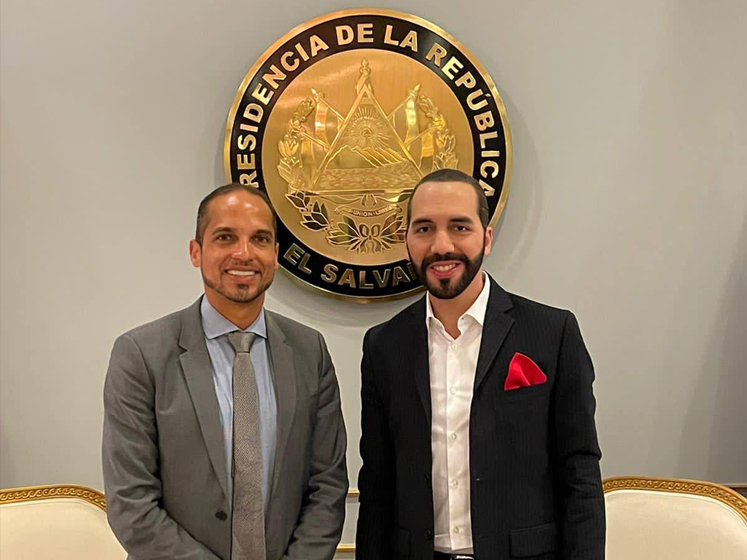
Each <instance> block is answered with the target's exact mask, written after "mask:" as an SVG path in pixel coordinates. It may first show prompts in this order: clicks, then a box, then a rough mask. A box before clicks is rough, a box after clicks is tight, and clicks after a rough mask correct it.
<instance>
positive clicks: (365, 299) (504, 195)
mask: <svg viewBox="0 0 747 560" xmlns="http://www.w3.org/2000/svg"><path fill="white" fill-rule="evenodd" d="M365 15H372V16H389V17H393V18H398V19H401V20H403V21H409V22H410V23H415V24H417V25H420V26H421V27H424V28H426V29H428V30H430V31H433V32H434V33H436V34H438V35H441V36H442V37H443V38H445V39H446V40H447V41H449V42H450V43H451V44H452V45H453V46H454V47H456V48H457V49H459V51H460V52H461V53H462V54H463V55H464V56H466V57H467V58H468V59H469V61H470V62H471V63H472V65H473V66H474V67H475V68H476V69H477V70H478V71H479V72H480V74H481V75H482V78H483V79H484V80H485V82H486V83H487V85H488V87H489V88H490V92H491V93H492V94H493V99H494V100H495V104H496V107H497V108H498V113H499V115H500V118H501V125H502V126H503V131H504V135H505V138H506V173H505V176H504V179H503V189H502V190H501V196H500V198H499V199H498V204H496V207H495V210H494V211H493V215H492V216H491V219H490V222H489V224H488V225H489V227H495V225H496V224H497V223H498V220H499V219H500V217H501V216H502V215H503V211H504V209H505V207H506V203H507V201H508V194H509V191H510V190H511V189H510V186H511V172H512V169H513V139H512V136H511V128H510V127H509V124H508V117H507V115H506V106H505V104H504V103H503V98H502V97H501V94H500V93H499V92H498V88H497V87H496V85H495V82H494V81H493V78H492V76H491V75H490V74H489V73H488V72H487V70H486V69H485V67H484V66H483V65H482V64H481V63H480V61H479V60H477V58H476V57H475V56H474V55H473V54H472V52H471V51H470V50H469V49H467V48H466V47H465V46H464V45H463V44H462V43H461V42H460V41H459V40H457V39H456V38H455V37H454V36H453V35H452V34H451V33H449V32H448V31H445V30H444V29H442V28H441V27H439V26H438V25H436V24H434V23H431V22H430V21H428V20H425V19H423V18H421V17H419V16H416V15H413V14H408V13H406V12H400V11H397V10H388V9H380V8H353V9H348V10H337V11H335V12H329V13H327V14H324V15H321V16H317V17H315V18H313V19H310V20H308V21H306V22H304V23H302V24H300V25H297V26H296V27H294V28H293V29H291V30H290V31H288V32H287V33H285V34H284V35H283V36H282V37H280V38H279V39H278V40H276V41H275V42H274V43H273V44H272V45H270V46H269V47H268V48H267V49H265V51H264V52H263V53H262V54H261V55H260V56H259V58H257V60H256V61H255V62H254V64H253V65H252V66H251V68H249V70H248V71H247V72H246V73H245V74H244V78H243V79H242V80H241V84H240V85H239V89H238V91H237V92H236V95H235V96H234V99H233V103H231V108H230V109H229V111H228V118H227V119H226V132H225V137H224V140H223V172H224V175H225V177H226V181H229V182H230V181H231V158H230V152H231V134H232V132H233V121H234V119H235V118H236V113H237V112H238V108H239V104H240V103H241V100H242V99H243V97H244V94H245V93H246V90H247V88H248V87H249V83H250V82H251V81H252V80H253V79H254V77H255V76H256V74H257V71H258V70H259V69H260V68H261V67H262V65H263V64H264V63H265V62H267V59H268V58H270V56H272V54H273V53H274V52H275V51H276V50H277V49H278V48H279V47H280V46H281V45H282V44H283V43H285V42H286V41H287V40H288V39H289V38H291V37H293V36H295V35H298V34H299V33H303V32H304V31H306V30H307V29H309V28H311V27H314V26H316V25H319V24H321V23H325V22H328V21H331V20H334V19H338V18H342V17H348V16H365ZM391 264H394V263H391ZM280 268H281V269H282V270H283V271H285V273H286V274H287V275H288V276H289V277H291V278H292V279H293V280H295V281H297V282H298V283H299V284H301V285H303V286H307V287H308V288H310V289H313V290H317V291H320V292H323V293H325V294H327V295H331V296H333V297H334V298H335V299H341V300H344V301H355V302H357V303H363V304H365V303H374V302H386V301H395V300H399V299H403V298H406V297H409V296H411V295H414V294H417V293H419V292H421V291H423V289H424V287H423V286H422V285H421V286H419V287H418V288H415V289H413V290H408V291H407V292H404V293H402V294H397V295H394V296H362V295H361V296H348V295H344V294H338V293H336V292H332V291H330V290H326V289H324V288H321V287H319V286H316V285H315V284H311V283H309V282H306V281H304V280H303V279H302V278H300V277H299V276H296V275H295V274H293V273H292V272H291V271H290V270H288V269H286V268H285V266H283V264H282V263H280Z"/></svg>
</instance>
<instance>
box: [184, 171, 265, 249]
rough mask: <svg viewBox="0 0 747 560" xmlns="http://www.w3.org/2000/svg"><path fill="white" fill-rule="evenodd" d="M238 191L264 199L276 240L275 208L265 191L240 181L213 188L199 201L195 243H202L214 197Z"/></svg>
mask: <svg viewBox="0 0 747 560" xmlns="http://www.w3.org/2000/svg"><path fill="white" fill-rule="evenodd" d="M238 191H245V192H247V193H249V194H251V195H254V196H257V197H259V198H261V199H262V200H264V202H265V204H267V208H269V209H270V215H271V216H272V230H273V231H274V232H275V239H276V240H277V237H278V217H277V214H276V213H275V209H274V208H273V207H272V202H270V198H269V197H268V196H267V193H265V192H264V191H260V190H259V189H256V188H254V187H250V186H248V185H242V184H241V183H229V184H227V185H223V186H222V187H218V188H216V189H214V190H213V191H212V192H210V193H209V194H208V195H207V196H206V197H205V198H203V199H202V201H201V202H200V206H199V208H198V209H197V228H196V231H195V240H196V241H197V243H199V244H200V245H202V237H203V235H204V234H205V228H206V227H207V224H208V218H209V217H210V216H209V213H208V207H209V206H210V202H211V201H212V200H213V199H214V198H218V197H219V196H224V195H227V194H231V193H233V192H238Z"/></svg>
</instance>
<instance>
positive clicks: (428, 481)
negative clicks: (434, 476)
mask: <svg viewBox="0 0 747 560" xmlns="http://www.w3.org/2000/svg"><path fill="white" fill-rule="evenodd" d="M423 478H424V479H425V483H426V484H430V483H431V475H429V474H427V475H425V476H424V477H423Z"/></svg>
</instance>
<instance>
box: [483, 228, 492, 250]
mask: <svg viewBox="0 0 747 560" xmlns="http://www.w3.org/2000/svg"><path fill="white" fill-rule="evenodd" d="M483 242H484V243H485V256H486V257H487V256H488V255H489V254H490V249H491V248H492V246H493V228H492V227H486V228H485V240H484V241H483Z"/></svg>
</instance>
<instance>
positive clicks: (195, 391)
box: [103, 300, 348, 560]
mask: <svg viewBox="0 0 747 560" xmlns="http://www.w3.org/2000/svg"><path fill="white" fill-rule="evenodd" d="M266 318H267V334H268V345H269V351H270V360H271V362H272V374H273V379H274V383H275V392H276V395H277V409H278V432H277V451H276V456H275V468H274V472H273V482H272V494H271V497H270V504H269V510H268V513H267V516H266V520H265V524H266V544H267V560H277V559H280V558H283V559H288V560H291V559H298V560H316V559H319V560H323V559H331V558H332V557H333V556H334V552H335V548H336V546H337V543H338V542H339V540H340V535H341V532H342V523H343V519H344V516H345V496H346V494H347V489H348V480H347V471H346V467H345V448H346V445H347V444H346V442H347V440H346V434H345V425H344V423H343V418H342V412H341V409H340V393H339V389H338V385H337V378H336V376H335V370H334V366H333V365H332V361H331V359H330V356H329V352H328V351H327V347H326V345H325V343H324V339H323V338H322V335H321V334H319V333H318V332H317V331H315V330H313V329H310V328H308V327H305V326H303V325H301V324H299V323H296V322H295V321H291V320H290V319H287V318H285V317H282V316H280V315H277V314H275V313H272V312H269V311H267V315H266ZM103 469H104V485H105V492H106V500H107V514H108V517H109V523H110V525H111V527H112V529H113V531H114V534H115V535H116V536H117V538H118V539H119V541H120V542H121V543H122V545H123V546H124V548H125V549H126V550H127V552H128V553H129V555H130V558H131V559H133V560H157V559H164V560H166V559H168V560H175V559H180V560H187V559H189V560H198V559H199V560H217V559H218V558H220V559H222V560H229V558H230V549H231V510H230V505H229V496H228V495H227V491H226V486H227V481H226V476H227V475H226V472H227V471H226V459H225V454H224V447H223V431H222V429H221V425H220V415H219V409H218V400H217V397H216V395H215V387H214V384H213V376H212V366H211V363H210V355H209V354H208V350H207V346H206V344H205V337H204V334H203V331H202V323H201V316H200V300H198V301H197V302H196V303H194V304H193V305H191V306H190V307H188V308H187V309H184V310H182V311H178V312H177V313H173V314H171V315H168V316H166V317H163V318H161V319H158V320H157V321H154V322H152V323H149V324H147V325H143V326H141V327H138V328H136V329H134V330H132V331H130V332H128V333H125V334H123V335H122V336H120V337H119V338H118V339H117V340H116V342H115V343H114V349H113V350H112V356H111V360H110V363H109V370H108V372H107V375H106V383H105V386H104V436H103Z"/></svg>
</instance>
